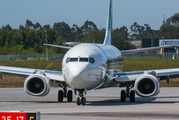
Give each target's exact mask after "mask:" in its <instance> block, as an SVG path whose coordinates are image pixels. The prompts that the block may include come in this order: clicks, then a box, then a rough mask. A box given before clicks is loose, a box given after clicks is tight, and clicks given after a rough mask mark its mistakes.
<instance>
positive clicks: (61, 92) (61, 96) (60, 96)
mask: <svg viewBox="0 0 179 120" xmlns="http://www.w3.org/2000/svg"><path fill="white" fill-rule="evenodd" d="M63 96H64V93H63V91H62V90H59V91H58V102H63Z"/></svg>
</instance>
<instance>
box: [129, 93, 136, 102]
mask: <svg viewBox="0 0 179 120" xmlns="http://www.w3.org/2000/svg"><path fill="white" fill-rule="evenodd" d="M130 101H131V102H135V91H134V90H131V93H130Z"/></svg>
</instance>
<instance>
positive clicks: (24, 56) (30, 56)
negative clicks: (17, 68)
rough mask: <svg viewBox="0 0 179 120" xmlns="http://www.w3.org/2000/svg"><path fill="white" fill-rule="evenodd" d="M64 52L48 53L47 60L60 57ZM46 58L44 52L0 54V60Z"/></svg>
mask: <svg viewBox="0 0 179 120" xmlns="http://www.w3.org/2000/svg"><path fill="white" fill-rule="evenodd" d="M63 56H64V54H48V59H49V60H56V59H62V58H63ZM42 58H46V55H45V54H16V55H14V54H13V55H0V60H18V59H20V60H40V59H42Z"/></svg>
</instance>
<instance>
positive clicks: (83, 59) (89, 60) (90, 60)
mask: <svg viewBox="0 0 179 120" xmlns="http://www.w3.org/2000/svg"><path fill="white" fill-rule="evenodd" d="M69 62H78V58H70V57H68V58H67V59H66V64H67V63H69ZM79 62H90V63H91V64H93V63H94V62H95V60H94V58H93V57H90V58H85V57H79Z"/></svg>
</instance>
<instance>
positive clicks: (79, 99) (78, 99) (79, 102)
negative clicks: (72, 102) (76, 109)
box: [77, 97, 86, 105]
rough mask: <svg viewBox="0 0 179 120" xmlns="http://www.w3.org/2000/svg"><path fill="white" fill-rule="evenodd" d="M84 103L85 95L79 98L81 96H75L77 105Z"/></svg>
mask: <svg viewBox="0 0 179 120" xmlns="http://www.w3.org/2000/svg"><path fill="white" fill-rule="evenodd" d="M81 104H82V105H86V98H85V97H83V98H81V97H78V98H77V105H81Z"/></svg>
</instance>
